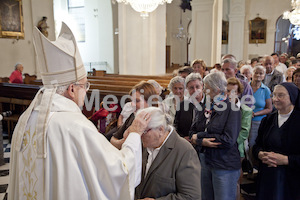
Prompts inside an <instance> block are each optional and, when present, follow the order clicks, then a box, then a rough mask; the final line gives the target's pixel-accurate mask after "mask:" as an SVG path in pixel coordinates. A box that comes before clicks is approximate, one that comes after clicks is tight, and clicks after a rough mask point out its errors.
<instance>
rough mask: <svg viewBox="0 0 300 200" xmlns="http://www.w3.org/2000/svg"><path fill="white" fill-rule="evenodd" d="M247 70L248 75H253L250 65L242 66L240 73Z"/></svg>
mask: <svg viewBox="0 0 300 200" xmlns="http://www.w3.org/2000/svg"><path fill="white" fill-rule="evenodd" d="M246 69H248V70H249V72H250V74H253V68H252V67H251V65H243V66H242V67H241V69H240V71H241V73H244V71H245V70H246Z"/></svg>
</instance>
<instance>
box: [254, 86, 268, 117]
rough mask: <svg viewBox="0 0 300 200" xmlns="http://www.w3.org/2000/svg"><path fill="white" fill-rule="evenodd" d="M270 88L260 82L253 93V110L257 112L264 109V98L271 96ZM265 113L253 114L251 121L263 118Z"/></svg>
mask: <svg viewBox="0 0 300 200" xmlns="http://www.w3.org/2000/svg"><path fill="white" fill-rule="evenodd" d="M270 95H271V90H270V89H269V88H268V87H267V86H266V85H265V84H263V83H261V85H260V88H258V90H256V92H255V93H254V94H253V96H254V98H255V104H254V106H255V109H254V110H253V112H255V113H256V112H258V111H261V110H263V109H265V106H266V100H267V99H269V98H271V96H270ZM265 116H266V115H260V116H255V117H253V118H252V121H261V120H262V118H264V117H265Z"/></svg>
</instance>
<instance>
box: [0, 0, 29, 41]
mask: <svg viewBox="0 0 300 200" xmlns="http://www.w3.org/2000/svg"><path fill="white" fill-rule="evenodd" d="M24 37H25V35H24V21H23V10H22V0H1V1H0V38H13V39H24Z"/></svg>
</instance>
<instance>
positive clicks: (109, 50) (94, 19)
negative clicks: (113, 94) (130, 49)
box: [54, 0, 114, 73]
mask: <svg viewBox="0 0 300 200" xmlns="http://www.w3.org/2000/svg"><path fill="white" fill-rule="evenodd" d="M66 5H67V0H54V6H55V23H56V25H57V30H58V31H59V30H60V24H61V21H62V20H63V21H65V22H66V23H67V24H68V25H69V26H70V28H71V29H72V31H73V32H74V34H75V37H76V23H74V21H73V20H72V19H70V18H69V17H68V12H67V7H66ZM84 6H85V42H78V48H79V51H80V54H81V57H82V60H83V62H84V63H89V62H107V68H106V69H105V67H103V66H94V67H95V68H96V69H105V70H107V73H114V42H113V39H114V38H113V37H114V34H113V32H114V30H113V16H112V15H113V13H112V5H111V1H110V0H101V1H97V0H85V5H84ZM57 34H58V33H57ZM92 67H93V66H92ZM86 69H87V70H88V71H89V70H90V67H87V66H86Z"/></svg>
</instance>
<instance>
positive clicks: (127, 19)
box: [119, 3, 166, 75]
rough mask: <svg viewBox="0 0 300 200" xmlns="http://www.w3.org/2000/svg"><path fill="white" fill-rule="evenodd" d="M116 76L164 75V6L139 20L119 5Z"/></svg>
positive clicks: (129, 8) (137, 14)
mask: <svg viewBox="0 0 300 200" xmlns="http://www.w3.org/2000/svg"><path fill="white" fill-rule="evenodd" d="M119 62H120V63H119V69H120V74H134V75H158V74H165V72H166V68H165V66H166V5H165V4H164V5H159V6H158V7H157V8H156V10H154V11H153V12H151V13H150V14H149V17H147V18H146V19H143V18H142V17H140V13H138V12H136V11H135V10H133V9H132V8H131V6H130V5H124V4H123V3H122V4H119Z"/></svg>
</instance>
